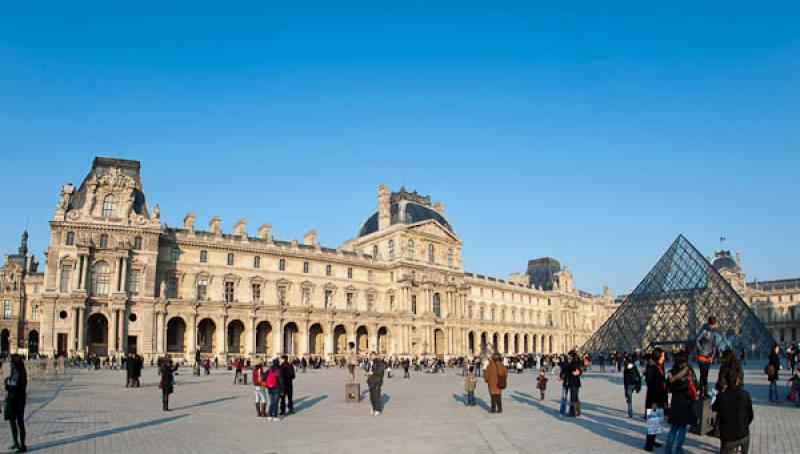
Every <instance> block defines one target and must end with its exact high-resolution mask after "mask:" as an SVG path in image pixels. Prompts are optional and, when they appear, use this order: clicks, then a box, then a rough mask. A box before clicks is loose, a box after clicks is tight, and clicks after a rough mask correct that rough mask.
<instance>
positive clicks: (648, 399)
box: [644, 348, 667, 451]
mask: <svg viewBox="0 0 800 454" xmlns="http://www.w3.org/2000/svg"><path fill="white" fill-rule="evenodd" d="M665 359H666V358H665V356H664V350H661V349H660V348H655V349H653V353H652V354H651V355H650V362H649V363H648V365H647V369H646V370H645V372H644V378H645V383H647V395H646V396H645V405H646V406H647V408H648V409H650V410H652V411H656V410H658V409H661V410H663V409H664V406H665V405H666V403H667V381H666V378H665V376H664V361H665ZM659 446H662V445H661V443H658V442H657V441H656V434H648V435H647V441H646V442H645V445H644V450H645V451H652V450H653V448H654V447H659Z"/></svg>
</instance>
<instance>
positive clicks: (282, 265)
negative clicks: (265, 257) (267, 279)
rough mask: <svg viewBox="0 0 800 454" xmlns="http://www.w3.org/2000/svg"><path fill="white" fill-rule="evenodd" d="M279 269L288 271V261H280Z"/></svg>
mask: <svg viewBox="0 0 800 454" xmlns="http://www.w3.org/2000/svg"><path fill="white" fill-rule="evenodd" d="M278 269H279V270H281V271H286V259H280V260H278Z"/></svg>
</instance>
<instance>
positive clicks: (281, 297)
mask: <svg viewBox="0 0 800 454" xmlns="http://www.w3.org/2000/svg"><path fill="white" fill-rule="evenodd" d="M278 304H280V305H281V306H286V287H278Z"/></svg>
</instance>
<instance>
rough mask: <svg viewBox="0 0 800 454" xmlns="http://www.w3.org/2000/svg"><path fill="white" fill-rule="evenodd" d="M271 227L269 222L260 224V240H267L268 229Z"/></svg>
mask: <svg viewBox="0 0 800 454" xmlns="http://www.w3.org/2000/svg"><path fill="white" fill-rule="evenodd" d="M270 229H272V225H271V224H261V227H259V228H258V237H259V238H261V239H262V240H267V241H269V239H270V237H269V231H270Z"/></svg>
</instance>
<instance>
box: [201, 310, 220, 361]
mask: <svg viewBox="0 0 800 454" xmlns="http://www.w3.org/2000/svg"><path fill="white" fill-rule="evenodd" d="M197 349H198V350H200V352H201V353H214V352H215V351H216V349H217V324H216V323H214V320H211V319H210V318H204V319H203V320H200V323H199V324H198V325H197Z"/></svg>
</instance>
